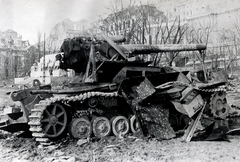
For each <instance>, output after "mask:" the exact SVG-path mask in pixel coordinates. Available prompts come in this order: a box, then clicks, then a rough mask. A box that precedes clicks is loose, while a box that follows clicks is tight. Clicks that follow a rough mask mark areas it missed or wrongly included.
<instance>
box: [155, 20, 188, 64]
mask: <svg viewBox="0 0 240 162" xmlns="http://www.w3.org/2000/svg"><path fill="white" fill-rule="evenodd" d="M187 29H188V28H187V26H186V25H182V24H181V20H180V16H178V17H176V18H175V19H174V21H173V22H172V23H169V22H168V21H166V22H165V23H164V22H163V20H160V21H159V26H158V31H157V35H156V37H155V39H156V42H157V43H160V44H180V43H181V42H183V35H184V33H185V32H186V31H187ZM164 54H165V56H166V58H167V60H168V65H169V66H172V63H173V61H174V59H175V58H176V57H177V56H178V54H179V52H168V53H164ZM161 57H162V54H160V55H159V54H158V55H157V57H156V59H157V60H158V61H156V64H159V62H160V60H161Z"/></svg>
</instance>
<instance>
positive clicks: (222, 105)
mask: <svg viewBox="0 0 240 162" xmlns="http://www.w3.org/2000/svg"><path fill="white" fill-rule="evenodd" d="M209 104H210V109H211V112H212V114H213V117H216V118H221V119H225V118H226V117H227V116H228V114H229V110H230V107H229V105H228V103H227V99H226V92H223V91H219V92H215V93H213V94H212V95H211V98H210V103H209Z"/></svg>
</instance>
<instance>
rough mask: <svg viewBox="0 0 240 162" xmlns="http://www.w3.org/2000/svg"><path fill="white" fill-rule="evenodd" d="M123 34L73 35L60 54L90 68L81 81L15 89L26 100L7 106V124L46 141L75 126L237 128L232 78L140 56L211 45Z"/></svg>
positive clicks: (119, 130)
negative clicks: (131, 38) (128, 39)
mask: <svg viewBox="0 0 240 162" xmlns="http://www.w3.org/2000/svg"><path fill="white" fill-rule="evenodd" d="M122 42H124V38H122V37H118V36H113V37H111V38H110V37H107V36H105V35H101V36H100V37H87V36H82V37H76V38H73V39H66V40H65V41H64V42H63V45H62V47H61V50H62V52H63V54H59V55H57V56H56V59H57V60H58V61H60V68H62V69H66V70H67V69H73V70H74V71H75V73H76V74H82V75H79V76H82V77H81V78H80V79H81V82H72V83H69V84H67V85H65V86H63V88H62V89H56V88H55V87H53V86H51V85H39V84H34V86H33V87H32V88H27V89H23V90H19V91H13V92H11V93H10V98H11V99H12V100H13V101H16V102H17V101H20V102H21V109H19V108H12V109H11V111H9V112H7V113H5V114H2V115H1V116H0V129H2V130H6V131H9V132H17V131H20V130H24V131H30V132H31V133H32V136H33V137H34V138H35V140H36V141H39V142H42V143H44V142H48V141H51V140H58V139H61V138H63V137H64V136H66V135H68V134H69V135H71V136H72V137H74V138H78V139H84V138H89V137H92V136H95V137H98V138H102V137H106V136H109V135H115V136H120V135H121V136H123V135H126V134H127V133H128V132H130V131H131V132H132V133H138V134H141V135H144V136H148V135H149V136H153V137H155V138H160V139H171V138H174V137H176V134H177V132H178V131H179V130H185V134H184V136H183V138H184V140H186V141H190V140H191V138H192V136H193V133H194V131H195V130H196V129H197V127H198V125H199V123H201V125H203V127H204V128H207V127H208V128H209V127H210V126H211V125H213V126H212V129H211V130H216V129H218V128H221V127H224V128H227V129H226V131H225V133H227V131H229V122H228V121H231V122H232V123H234V120H230V118H232V117H235V116H239V110H238V109H233V108H231V107H230V106H229V105H228V103H227V99H226V90H227V87H228V86H227V82H226V80H224V81H217V82H216V81H215V82H211V83H207V79H206V78H205V77H204V76H205V75H203V74H204V73H203V71H199V72H197V73H191V72H189V71H178V70H176V69H173V68H171V67H159V66H153V65H152V64H151V63H152V61H144V60H143V59H141V58H140V57H138V56H139V55H141V56H144V55H146V54H152V53H157V52H175V51H177V52H180V51H199V52H204V50H206V46H205V45H196V44H189V45H181V44H169V45H142V44H132V45H127V44H121V43H122ZM77 80H78V81H79V78H78V79H77ZM200 80H201V81H200ZM35 82H38V81H34V83H35ZM229 117H230V118H229ZM199 121H201V122H199ZM186 128H187V129H186Z"/></svg>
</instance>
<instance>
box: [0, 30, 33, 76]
mask: <svg viewBox="0 0 240 162" xmlns="http://www.w3.org/2000/svg"><path fill="white" fill-rule="evenodd" d="M28 46H29V41H26V40H25V41H24V40H22V36H21V35H18V33H17V32H15V31H13V30H11V29H9V30H7V31H4V32H3V31H0V63H1V65H0V66H1V71H0V79H4V78H14V77H17V76H19V75H22V73H23V69H24V55H25V53H27V47H28Z"/></svg>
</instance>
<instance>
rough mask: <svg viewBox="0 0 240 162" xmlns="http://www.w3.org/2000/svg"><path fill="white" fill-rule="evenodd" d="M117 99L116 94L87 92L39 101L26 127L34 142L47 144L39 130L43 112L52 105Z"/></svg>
mask: <svg viewBox="0 0 240 162" xmlns="http://www.w3.org/2000/svg"><path fill="white" fill-rule="evenodd" d="M94 96H95V97H100V96H101V97H117V96H118V94H117V92H109V93H105V92H87V93H83V94H80V95H77V96H55V97H51V98H47V99H45V100H41V101H40V102H39V104H36V105H35V106H34V108H33V109H32V110H31V115H30V116H29V122H28V125H29V126H30V131H31V132H32V136H33V137H34V138H35V140H36V141H38V142H40V143H47V142H49V141H50V140H49V138H47V137H46V135H45V133H44V132H43V130H42V128H41V119H42V118H43V112H44V110H45V109H46V108H47V107H48V106H49V105H51V104H53V103H56V102H58V103H63V104H68V103H69V102H71V101H79V102H81V103H83V102H84V101H85V100H87V99H88V98H91V97H94Z"/></svg>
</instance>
